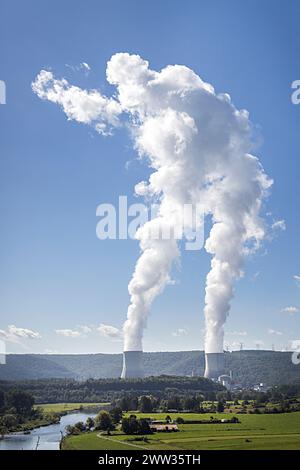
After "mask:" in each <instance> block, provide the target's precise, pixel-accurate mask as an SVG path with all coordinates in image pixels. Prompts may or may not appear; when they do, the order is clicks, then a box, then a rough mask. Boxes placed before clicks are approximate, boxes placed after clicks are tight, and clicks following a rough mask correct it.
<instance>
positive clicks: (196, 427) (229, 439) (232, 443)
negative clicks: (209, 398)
mask: <svg viewBox="0 0 300 470" xmlns="http://www.w3.org/2000/svg"><path fill="white" fill-rule="evenodd" d="M138 416H139V417H152V418H154V419H164V418H165V416H166V414H165V413H164V414H154V413H151V414H146V413H139V414H138ZM170 416H171V417H172V418H173V419H176V418H177V417H178V416H181V417H183V418H184V419H185V420H186V423H185V424H181V425H179V429H180V431H179V432H177V433H171V432H169V433H155V434H152V435H150V436H146V439H145V441H143V440H142V437H141V436H127V435H125V434H122V433H121V432H120V431H115V432H113V433H112V435H111V436H106V435H101V434H100V433H99V432H96V431H94V432H91V433H84V434H80V435H79V436H70V437H67V438H66V439H65V440H64V442H63V446H62V448H63V449H64V450H79V449H83V450H92V449H95V450H116V449H120V450H126V449H131V450H132V449H133V448H136V449H139V448H142V449H153V450H168V449H169V450H204V449H237V450H238V449H249V450H254V449H264V450H266V449H272V450H275V449H287V450H292V449H298V450H299V449H300V412H295V413H283V414H274V415H241V416H239V419H240V421H241V423H237V424H227V423H226V424H189V423H188V420H189V419H190V420H191V419H193V420H195V419H199V420H200V419H207V418H208V416H207V414H204V415H203V414H192V415H191V414H188V413H178V414H177V413H170ZM214 417H215V418H220V419H222V418H231V417H232V414H226V413H222V414H215V415H214Z"/></svg>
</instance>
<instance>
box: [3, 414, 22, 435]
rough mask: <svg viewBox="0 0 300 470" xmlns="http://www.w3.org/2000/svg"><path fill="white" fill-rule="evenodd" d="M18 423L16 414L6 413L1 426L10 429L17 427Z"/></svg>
mask: <svg viewBox="0 0 300 470" xmlns="http://www.w3.org/2000/svg"><path fill="white" fill-rule="evenodd" d="M17 424H18V420H17V418H16V416H15V415H12V414H6V415H4V416H2V418H1V426H3V427H4V428H6V429H8V430H9V431H10V430H11V429H13V428H14V427H16V426H17Z"/></svg>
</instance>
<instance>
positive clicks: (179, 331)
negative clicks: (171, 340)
mask: <svg viewBox="0 0 300 470" xmlns="http://www.w3.org/2000/svg"><path fill="white" fill-rule="evenodd" d="M187 335H188V330H187V329H186V328H178V329H177V330H175V331H173V333H172V336H187Z"/></svg>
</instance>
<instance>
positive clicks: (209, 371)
mask: <svg viewBox="0 0 300 470" xmlns="http://www.w3.org/2000/svg"><path fill="white" fill-rule="evenodd" d="M224 367H225V364H224V353H206V354H205V372H204V377H206V378H207V379H217V378H218V377H219V376H220V375H222V374H224Z"/></svg>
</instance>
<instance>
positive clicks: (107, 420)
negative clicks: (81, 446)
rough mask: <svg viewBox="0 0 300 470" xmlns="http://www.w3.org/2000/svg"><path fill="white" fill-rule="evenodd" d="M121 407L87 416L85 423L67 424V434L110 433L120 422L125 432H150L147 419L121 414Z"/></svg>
mask: <svg viewBox="0 0 300 470" xmlns="http://www.w3.org/2000/svg"><path fill="white" fill-rule="evenodd" d="M122 414H123V413H122V410H121V408H113V409H111V410H110V412H108V411H105V410H102V411H100V412H99V413H98V414H97V416H96V417H95V418H94V419H93V418H91V417H89V418H88V419H87V421H86V422H85V423H83V422H82V421H79V422H78V423H76V424H74V425H73V426H71V425H69V426H67V428H66V432H67V434H69V435H76V434H81V433H83V432H86V431H91V430H95V431H104V432H107V434H110V432H111V431H113V430H114V429H115V428H116V426H117V425H118V424H120V423H121V430H122V431H123V432H124V433H125V434H143V435H144V434H151V433H152V431H151V429H150V426H149V421H148V420H147V419H143V418H141V419H137V417H136V416H135V415H130V416H129V417H123V416H122Z"/></svg>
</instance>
